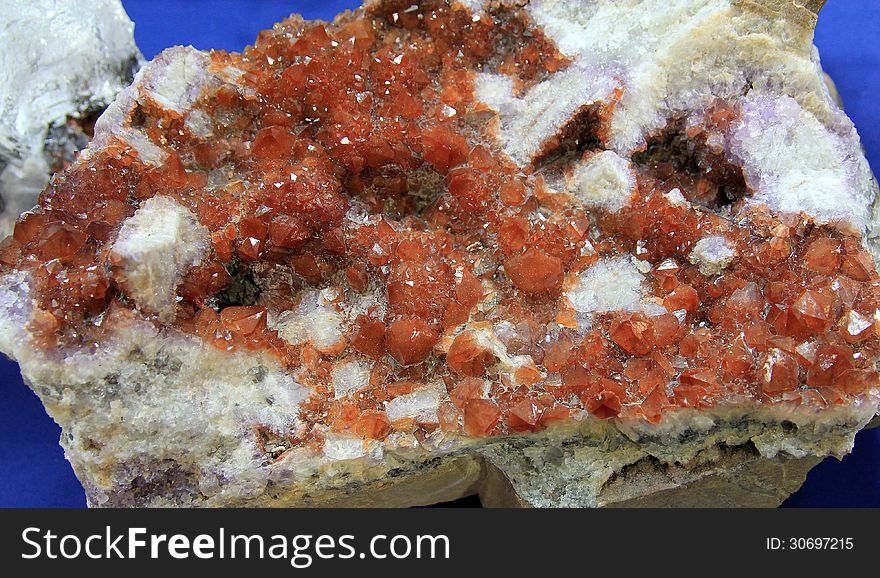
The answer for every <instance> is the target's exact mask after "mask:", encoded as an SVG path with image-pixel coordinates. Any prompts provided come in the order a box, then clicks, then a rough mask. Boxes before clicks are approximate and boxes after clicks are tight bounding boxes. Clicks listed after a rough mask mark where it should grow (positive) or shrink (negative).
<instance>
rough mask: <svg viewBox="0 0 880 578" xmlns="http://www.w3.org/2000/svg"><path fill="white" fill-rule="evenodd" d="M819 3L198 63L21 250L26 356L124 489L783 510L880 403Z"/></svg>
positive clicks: (876, 341) (11, 255) (602, 2)
mask: <svg viewBox="0 0 880 578" xmlns="http://www.w3.org/2000/svg"><path fill="white" fill-rule="evenodd" d="M799 4H803V3H797V2H786V1H781V0H778V1H777V0H760V1H759V0H755V1H739V0H662V1H660V0H641V1H635V2H627V3H620V2H613V1H611V0H590V1H586V0H583V1H579V0H533V1H532V2H529V3H517V2H506V1H492V2H481V1H467V2H463V1H462V2H458V1H442V0H426V1H422V2H416V3H414V2H411V1H410V0H406V1H398V0H376V1H372V2H368V3H367V4H366V6H364V7H363V8H361V9H359V10H357V11H354V12H346V13H343V14H341V15H339V16H338V17H337V18H336V19H335V20H334V21H333V22H331V23H328V22H308V21H304V20H303V19H301V18H300V17H298V16H292V17H290V18H288V19H287V20H284V21H283V22H281V23H279V24H278V25H276V26H275V27H274V28H273V29H272V30H267V31H264V32H262V33H261V34H260V35H259V36H258V38H257V39H256V42H255V43H254V45H253V46H250V47H248V48H246V49H245V50H244V51H243V52H242V53H240V54H234V53H227V52H223V51H211V52H200V51H197V50H194V49H192V48H183V47H176V48H170V49H168V50H166V51H165V52H163V53H162V54H160V55H159V56H158V57H157V58H156V59H155V60H153V61H152V62H150V63H149V64H147V65H146V66H145V67H144V68H143V69H141V71H140V72H139V73H138V75H137V77H136V78H135V80H134V83H133V84H132V86H131V87H129V88H127V89H126V90H125V91H123V92H122V93H121V94H120V95H119V97H118V98H117V99H116V101H115V102H114V103H113V104H112V105H111V106H110V107H109V109H108V110H107V111H106V112H105V113H104V114H103V115H102V116H101V118H100V119H99V120H98V122H97V125H96V127H95V138H94V140H93V142H92V143H91V145H90V146H89V147H88V149H86V150H85V151H83V152H82V154H80V155H79V157H78V158H77V160H76V162H74V163H73V164H72V165H71V166H70V167H69V168H68V169H67V170H65V171H64V172H62V173H61V174H59V175H57V176H56V177H55V178H54V179H53V180H52V182H51V183H50V184H49V186H48V187H47V188H46V189H45V191H44V192H43V193H42V195H41V197H40V201H39V206H38V207H36V208H35V209H34V210H32V211H30V212H27V213H25V214H24V215H22V216H21V218H20V219H19V220H18V222H17V224H16V226H15V231H14V234H13V235H12V236H11V237H9V238H7V239H6V240H5V241H3V243H2V245H0V275H2V277H0V329H2V332H0V349H2V350H3V351H5V352H6V353H7V354H9V355H11V356H12V357H14V358H16V359H17V360H18V361H19V363H20V364H21V368H22V372H23V375H24V376H25V378H26V379H27V381H28V382H29V383H30V384H31V386H32V387H33V388H34V390H35V391H36V392H37V393H38V394H39V395H40V396H41V398H42V399H43V401H44V403H45V405H46V407H47V409H48V411H49V413H50V414H51V415H52V416H53V417H54V418H55V419H56V420H57V421H58V422H59V423H60V424H61V426H62V427H63V430H64V434H63V437H62V443H63V444H64V447H65V449H66V451H67V455H68V457H69V459H70V460H71V462H72V463H73V466H74V468H75V470H76V472H77V474H78V476H79V477H80V479H81V481H82V482H83V484H84V486H85V487H86V490H87V494H88V498H89V503H90V504H92V505H96V506H102V505H110V506H113V505H167V504H175V505H303V504H358V505H364V504H390V505H403V504H413V503H426V502H431V501H434V500H439V499H448V498H450V497H457V496H459V495H463V494H467V493H472V492H481V493H482V494H483V498H484V501H486V502H488V503H510V501H509V500H508V499H507V498H503V499H502V498H499V497H498V496H501V495H505V496H508V497H510V496H512V498H510V499H511V500H513V501H514V502H516V503H526V504H531V505H538V506H557V505H578V506H594V505H604V504H612V503H628V502H629V501H633V500H635V502H633V503H642V502H639V500H644V499H648V498H650V497H651V496H654V495H663V496H667V497H665V498H662V499H660V501H659V502H654V503H664V502H663V500H666V503H679V504H682V503H698V502H699V500H689V499H687V497H681V496H680V497H678V498H676V497H675V496H678V494H675V493H674V490H675V488H679V487H685V486H693V487H697V486H698V484H699V483H700V481H701V480H711V479H713V476H714V477H715V478H719V477H720V478H723V479H726V480H731V479H732V480H733V481H732V482H731V485H732V486H736V487H739V488H740V489H742V488H747V486H748V482H747V480H748V479H749V478H748V475H749V472H757V473H756V474H755V475H758V476H764V479H765V480H766V479H770V478H772V476H773V475H775V476H776V478H773V479H777V481H776V482H773V483H777V484H778V488H777V489H775V490H770V489H766V488H765V489H764V490H762V491H761V492H763V493H761V492H757V493H756V494H755V496H758V497H748V496H747V494H748V492H745V491H744V490H743V492H742V494H741V495H739V494H737V497H735V498H730V499H731V500H733V501H734V502H736V503H741V504H769V503H776V502H778V501H779V500H781V499H782V498H783V497H784V496H785V495H786V494H787V493H788V492H790V491H792V490H793V489H794V487H796V485H797V483H799V482H798V480H799V479H802V477H803V475H804V472H805V471H806V470H805V468H806V467H808V466H809V465H811V464H812V463H814V462H815V461H816V460H817V459H818V458H819V457H822V456H825V455H829V454H830V455H838V456H840V455H843V454H845V453H846V452H847V451H849V449H850V448H851V447H852V440H853V436H854V435H855V433H856V432H857V431H858V430H859V429H861V428H862V427H863V426H864V425H865V424H866V423H867V422H868V421H869V420H870V419H871V418H872V417H873V416H874V414H875V413H876V411H877V406H878V397H880V381H878V374H877V371H876V368H875V365H876V362H877V359H878V355H880V324H878V320H880V277H878V275H877V271H876V268H875V265H874V261H873V259H872V256H871V253H870V250H869V248H868V245H867V238H868V233H869V231H870V230H871V229H872V227H873V220H872V217H871V214H872V209H871V205H872V203H873V200H874V197H875V188H874V181H873V178H872V175H871V173H870V170H869V168H868V165H867V162H866V161H865V158H864V156H863V155H862V153H861V150H860V147H859V140H858V136H857V134H856V132H855V129H854V128H853V126H852V123H851V122H850V121H849V119H848V118H847V117H846V116H845V115H844V114H843V113H842V112H841V110H840V109H839V108H838V106H837V105H836V104H835V103H834V101H833V100H832V98H831V96H830V92H829V90H828V88H827V86H826V85H825V81H824V79H823V77H822V75H821V70H820V68H819V67H818V60H817V57H816V55H815V52H814V49H813V47H812V31H813V25H814V24H815V18H816V16H815V14H814V13H812V12H810V11H809V10H807V9H806V8H803V7H802V6H800V5H799ZM811 460H812V461H811ZM798 464H801V465H798ZM803 464H806V465H803ZM774 468H775V469H774ZM785 468H793V469H792V470H790V471H789V473H788V474H786V475H783V474H785V472H786V471H788V470H785ZM770 470H772V471H774V472H776V474H772V475H771V474H768V473H767V472H768V471H770ZM729 472H734V473H729ZM780 472H782V473H780ZM791 472H795V473H791ZM737 476H739V478H737ZM798 476H800V477H798ZM789 478H790V479H789ZM792 479H794V480H795V481H794V482H792ZM792 484H794V486H792ZM771 485H772V484H771ZM500 488H501V489H500ZM503 488H507V490H504V489H503ZM505 492H506V493H505ZM719 492H720V493H719V494H718V496H721V497H718V498H717V499H719V500H722V501H723V499H724V498H723V491H720V490H719ZM760 496H763V497H760ZM505 500H507V501H505ZM644 503H647V502H644Z"/></svg>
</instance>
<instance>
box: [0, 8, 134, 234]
mask: <svg viewBox="0 0 880 578" xmlns="http://www.w3.org/2000/svg"><path fill="white" fill-rule="evenodd" d="M133 32H134V26H133V25H132V23H131V21H130V20H129V19H128V16H127V15H126V14H125V11H124V10H123V9H122V5H121V4H120V3H119V0H64V1H63V2H59V1H58V0H30V1H28V2H20V1H16V0H0V234H2V235H3V236H6V235H8V234H9V233H11V232H12V226H13V224H14V223H15V220H16V218H17V217H18V215H19V214H20V213H21V212H22V211H26V210H28V209H30V208H31V207H33V206H34V204H35V202H36V200H37V195H38V194H39V193H40V191H42V190H43V188H44V187H45V186H46V183H47V182H48V181H49V175H50V174H51V173H53V172H55V171H59V170H61V169H62V168H64V167H65V166H67V165H68V164H70V163H71V162H72V160H73V155H74V154H75V153H76V152H77V151H78V150H80V149H82V148H83V147H84V146H85V145H86V144H87V143H88V139H89V136H90V133H91V130H92V124H93V123H94V120H95V118H96V117H97V115H98V114H99V113H100V112H101V111H103V110H104V108H105V107H106V106H107V105H108V104H110V102H112V101H113V99H114V98H115V97H116V94H117V93H118V92H119V91H120V90H122V89H123V88H124V87H125V86H126V85H128V84H129V83H130V82H131V79H132V76H133V75H134V73H135V71H136V70H137V68H138V66H140V64H141V63H142V61H143V57H142V56H141V53H140V51H139V50H138V49H137V47H136V46H135V44H134V37H133V36H132V34H133Z"/></svg>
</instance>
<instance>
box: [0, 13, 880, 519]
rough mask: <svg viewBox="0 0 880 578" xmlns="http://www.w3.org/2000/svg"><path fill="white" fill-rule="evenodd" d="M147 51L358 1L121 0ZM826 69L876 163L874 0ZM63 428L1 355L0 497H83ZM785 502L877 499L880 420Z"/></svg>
mask: <svg viewBox="0 0 880 578" xmlns="http://www.w3.org/2000/svg"><path fill="white" fill-rule="evenodd" d="M123 4H124V5H125V8H126V10H127V11H128V14H129V16H130V17H131V19H132V20H133V21H134V22H135V38H136V39H137V43H138V46H140V48H141V50H142V51H143V53H144V55H145V56H146V57H147V58H152V57H153V56H155V55H156V54H157V53H158V52H159V51H161V50H162V49H163V48H166V47H168V46H172V45H175V44H192V45H193V46H195V47H196V48H202V49H208V48H224V49H226V50H240V49H241V48H242V47H244V46H245V45H246V44H248V43H250V42H251V41H253V39H254V38H255V37H256V35H257V32H258V31H260V30H262V29H263V28H268V27H271V25H272V24H273V23H274V22H276V21H278V20H280V19H281V18H283V17H285V16H287V15H288V14H290V13H291V12H299V13H301V14H302V15H303V16H305V17H306V18H325V19H326V18H330V17H332V15H333V14H335V13H336V12H339V11H341V10H344V9H346V8H354V7H355V6H356V5H357V4H358V2H357V1H356V0H347V1H346V0H342V1H340V0H324V1H315V0H306V1H297V0H250V1H247V0H179V1H175V0H123ZM816 44H817V45H818V46H819V49H820V52H821V54H822V62H823V65H824V67H825V70H826V71H828V73H829V74H830V75H831V76H832V77H833V78H834V80H835V81H836V82H837V86H838V88H839V90H840V93H841V95H842V97H843V100H844V103H845V104H846V109H847V112H848V113H849V115H850V116H851V117H852V119H853V120H854V121H855V124H856V126H857V127H858V128H859V132H860V133H861V135H862V140H863V142H864V145H865V148H866V149H867V152H868V159H869V160H870V161H871V165H872V166H873V167H874V168H875V170H878V169H880V124H878V120H880V107H878V106H877V99H876V94H877V93H878V90H880V66H878V64H880V2H877V1H876V0H829V2H828V5H827V6H826V7H825V9H824V10H823V12H822V17H821V18H820V22H819V27H818V30H817V33H816ZM59 434H60V430H59V428H58V426H56V425H55V423H54V422H53V421H52V420H51V419H50V418H49V417H48V416H47V415H46V413H45V411H44V410H43V408H42V406H41V405H40V402H39V400H38V399H37V397H36V396H35V395H34V394H33V393H32V392H31V391H30V390H29V389H28V388H27V387H25V386H24V384H23V383H22V381H21V376H20V374H19V372H18V366H17V365H15V364H13V363H11V362H9V361H7V360H5V359H4V360H0V506H27V507H31V506H33V507H53V506H63V507H78V506H84V505H85V499H84V497H83V492H82V488H81V487H80V486H79V483H78V482H77V480H76V478H75V477H74V475H73V471H72V470H71V468H70V465H69V464H68V463H67V461H66V460H65V459H64V454H63V452H62V451H61V448H60V447H59V445H58V437H59ZM786 505H788V506H849V507H859V506H872V507H880V429H877V430H874V431H870V432H862V433H861V434H859V436H858V438H857V440H856V448H855V451H854V452H853V453H852V454H851V455H849V456H847V457H846V458H844V459H843V461H837V460H836V459H833V458H829V459H827V460H826V461H824V462H823V463H822V464H820V465H819V466H818V467H816V468H815V469H814V470H813V471H812V472H811V473H810V475H809V478H808V479H807V483H806V484H805V485H804V487H803V488H802V489H801V490H800V491H799V492H797V493H796V494H795V495H793V496H792V497H791V498H790V499H789V500H788V501H787V502H786Z"/></svg>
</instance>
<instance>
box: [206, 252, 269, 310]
mask: <svg viewBox="0 0 880 578" xmlns="http://www.w3.org/2000/svg"><path fill="white" fill-rule="evenodd" d="M227 271H228V272H229V275H230V276H231V277H232V283H231V284H230V285H229V287H227V288H226V289H224V290H223V291H220V292H219V293H217V294H216V295H215V296H214V299H215V305H216V307H217V309H223V308H225V307H235V306H250V305H256V303H257V301H259V299H260V294H261V292H262V290H261V289H260V287H259V286H258V285H257V282H256V281H255V280H254V276H253V273H252V272H251V271H250V270H249V269H248V268H246V267H245V266H244V265H243V264H241V263H233V264H232V265H230V266H228V267H227Z"/></svg>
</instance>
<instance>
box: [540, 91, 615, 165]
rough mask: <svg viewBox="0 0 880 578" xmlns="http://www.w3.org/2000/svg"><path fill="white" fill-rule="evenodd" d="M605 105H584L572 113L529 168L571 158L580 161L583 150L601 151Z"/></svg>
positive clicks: (543, 146)
mask: <svg viewBox="0 0 880 578" xmlns="http://www.w3.org/2000/svg"><path fill="white" fill-rule="evenodd" d="M603 112H604V106H602V105H600V104H585V105H582V106H581V107H580V108H578V109H577V111H575V113H574V114H573V115H572V117H571V118H570V119H569V120H568V122H566V123H565V124H564V125H563V126H562V127H561V128H560V129H559V130H558V131H557V133H556V134H555V135H553V136H552V137H551V138H549V139H547V140H546V141H544V143H543V144H542V145H541V149H540V150H539V151H538V152H537V153H536V154H535V156H534V157H533V158H532V167H534V168H536V169H537V168H541V167H546V166H548V165H552V164H558V163H563V162H564V161H566V160H567V159H570V158H571V157H577V158H579V157H580V156H581V155H583V153H584V152H585V151H590V150H601V149H603V148H604V144H603V139H602V134H603V133H604V132H605V128H606V127H605V122H606V121H605V119H604V114H603Z"/></svg>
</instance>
